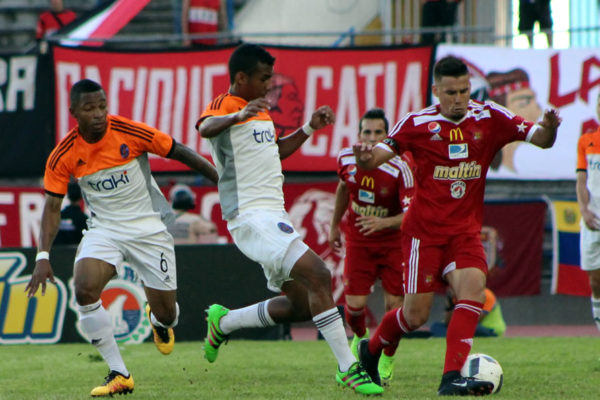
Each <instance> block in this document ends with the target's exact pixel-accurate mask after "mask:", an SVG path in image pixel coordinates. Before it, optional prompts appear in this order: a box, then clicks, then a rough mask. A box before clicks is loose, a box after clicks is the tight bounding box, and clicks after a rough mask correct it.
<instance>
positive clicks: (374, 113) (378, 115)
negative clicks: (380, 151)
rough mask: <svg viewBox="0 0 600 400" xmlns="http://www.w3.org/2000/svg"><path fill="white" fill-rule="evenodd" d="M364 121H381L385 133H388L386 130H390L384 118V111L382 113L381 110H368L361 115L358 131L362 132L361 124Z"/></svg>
mask: <svg viewBox="0 0 600 400" xmlns="http://www.w3.org/2000/svg"><path fill="white" fill-rule="evenodd" d="M365 119H382V120H383V122H384V123H385V133H388V129H389V128H390V123H389V122H388V120H387V118H386V117H385V111H383V110H382V109H381V108H371V109H370V110H368V111H367V112H366V113H364V114H363V116H362V117H361V118H360V122H359V123H358V129H359V131H361V130H362V122H363V120H365Z"/></svg>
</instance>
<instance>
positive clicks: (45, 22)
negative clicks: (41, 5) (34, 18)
mask: <svg viewBox="0 0 600 400" xmlns="http://www.w3.org/2000/svg"><path fill="white" fill-rule="evenodd" d="M73 20H75V13H74V12H73V11H70V10H63V11H61V12H59V13H56V12H52V11H45V12H43V13H42V14H40V17H39V18H38V22H37V27H36V29H35V38H36V39H41V38H43V37H46V36H48V35H51V34H53V33H54V32H56V31H57V30H59V29H60V28H62V27H63V26H65V25H67V24H70V23H71V22H73Z"/></svg>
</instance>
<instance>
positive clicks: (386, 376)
mask: <svg viewBox="0 0 600 400" xmlns="http://www.w3.org/2000/svg"><path fill="white" fill-rule="evenodd" d="M395 360H396V357H395V356H386V355H385V353H381V357H380V358H379V365H378V366H377V368H378V369H379V376H380V377H381V386H389V384H390V381H391V380H392V376H394V361H395Z"/></svg>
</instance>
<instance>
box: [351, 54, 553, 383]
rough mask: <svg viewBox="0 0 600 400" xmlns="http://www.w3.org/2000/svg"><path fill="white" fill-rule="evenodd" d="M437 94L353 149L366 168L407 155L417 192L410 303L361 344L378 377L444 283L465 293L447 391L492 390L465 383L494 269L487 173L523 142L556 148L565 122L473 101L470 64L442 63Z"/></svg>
mask: <svg viewBox="0 0 600 400" xmlns="http://www.w3.org/2000/svg"><path fill="white" fill-rule="evenodd" d="M433 77H434V84H433V86H432V92H433V94H434V95H435V96H437V97H438V99H439V102H440V103H439V104H438V105H432V106H430V107H427V108H425V109H423V110H421V111H419V112H416V113H410V114H408V115H407V116H406V117H405V118H404V119H402V120H401V121H400V122H399V123H398V124H397V125H396V126H395V127H394V128H393V130H392V132H391V133H390V135H389V137H388V138H387V139H386V140H385V141H384V142H383V143H379V144H377V145H376V146H374V147H373V146H370V145H368V144H364V143H363V144H356V145H354V146H353V150H354V153H355V155H356V159H357V163H358V165H359V166H360V167H361V168H367V169H368V168H374V167H376V166H378V165H381V164H382V163H383V162H385V161H387V160H389V159H391V158H392V157H394V156H395V155H396V154H398V153H401V152H403V151H407V150H408V151H410V152H411V153H412V155H413V157H414V160H415V163H416V170H415V171H416V173H415V176H416V178H417V179H416V182H417V184H416V187H417V190H416V193H415V196H414V198H413V200H412V202H411V206H410V208H409V209H408V211H407V213H406V216H405V217H404V220H403V221H402V238H401V245H402V253H403V257H404V262H405V266H404V268H405V271H404V289H405V290H404V292H405V293H404V303H403V305H402V307H401V308H398V309H396V310H392V311H390V312H388V313H386V314H385V316H384V318H383V320H382V322H381V324H380V325H379V327H378V328H377V330H376V331H375V332H374V334H373V335H372V337H371V339H370V340H369V341H367V340H363V341H361V342H360V344H359V354H360V357H361V361H362V362H363V364H364V365H365V367H366V369H367V371H368V372H369V373H370V374H371V375H372V376H373V375H376V374H377V373H378V372H377V361H378V358H379V355H380V354H381V351H382V350H383V348H385V347H387V346H390V345H396V344H397V343H398V341H399V340H400V339H401V338H402V336H403V335H404V334H406V333H408V332H411V331H413V330H415V329H417V328H419V327H420V326H421V325H423V324H424V323H425V322H426V321H427V320H428V318H429V312H430V310H431V305H432V302H433V298H434V291H433V285H434V283H435V282H436V281H437V280H442V279H443V280H444V281H445V282H446V283H447V284H448V285H450V287H451V288H452V290H453V291H454V293H455V294H456V299H457V302H456V305H455V307H454V312H453V314H452V319H451V320H450V324H449V326H448V335H447V338H446V358H445V363H444V372H443V375H442V381H441V383H440V386H439V389H438V394H439V395H482V394H489V393H491V391H492V389H493V384H492V383H491V382H487V381H479V380H477V379H474V378H465V377H461V375H460V369H461V367H462V366H463V364H464V362H465V359H466V358H467V356H468V355H469V351H470V349H471V345H472V343H473V335H474V332H475V327H476V326H477V321H478V319H479V314H480V312H481V308H482V306H483V301H484V298H485V294H484V290H485V285H486V274H487V264H486V259H485V254H484V251H483V247H482V245H481V241H480V238H479V233H480V230H481V222H482V214H483V195H484V187H485V176H486V173H487V170H488V167H489V165H490V162H491V161H492V159H493V157H494V155H495V154H496V152H497V151H498V150H500V148H502V146H504V145H505V144H507V143H510V142H513V141H515V140H524V141H528V142H530V143H532V144H534V145H536V146H538V147H541V148H549V147H551V146H552V145H553V144H554V141H555V139H556V132H557V129H558V126H559V125H560V123H561V118H560V117H559V116H558V113H557V111H556V110H547V111H545V112H544V116H543V119H542V121H541V122H539V123H538V124H535V123H533V122H529V121H525V120H524V119H523V118H522V117H519V116H516V115H514V114H513V113H511V112H510V111H508V110H507V109H505V108H503V107H501V106H499V105H497V104H496V103H493V102H485V103H480V102H476V101H473V100H470V99H469V94H470V89H471V84H470V82H469V72H468V69H467V66H466V65H465V64H464V63H463V62H462V61H461V60H460V59H458V58H456V57H453V56H448V57H444V58H442V59H441V60H439V61H438V62H437V63H436V65H435V67H434V72H433Z"/></svg>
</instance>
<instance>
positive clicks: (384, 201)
mask: <svg viewBox="0 0 600 400" xmlns="http://www.w3.org/2000/svg"><path fill="white" fill-rule="evenodd" d="M388 130H389V123H388V120H387V118H386V117H385V113H384V111H383V110H382V109H378V108H375V109H371V110H369V111H367V112H366V113H365V114H364V115H363V116H362V118H361V119H360V122H359V133H358V139H359V140H360V141H361V142H363V143H369V144H371V145H375V144H377V143H378V142H381V141H382V140H384V139H385V138H386V137H387V134H388ZM410 163H412V159H410V158H409V156H408V155H404V154H403V155H402V157H400V156H396V157H394V158H392V159H390V160H389V161H387V162H385V163H383V164H382V165H381V166H380V167H379V168H377V169H373V170H364V169H361V168H357V166H356V159H355V157H354V153H353V152H352V149H351V148H345V149H342V150H341V151H340V154H339V156H338V176H339V177H340V181H339V183H338V187H337V190H336V197H335V208H334V211H333V216H332V220H331V226H330V230H329V245H330V247H331V248H332V249H333V250H334V251H341V250H342V247H343V246H342V240H341V239H342V238H341V237H342V234H341V233H342V231H343V233H344V240H345V250H346V254H345V258H344V294H345V300H346V306H345V314H346V321H347V322H348V324H349V325H350V327H351V328H352V331H353V332H354V338H353V340H352V345H351V349H352V352H353V353H355V354H356V355H357V348H358V342H359V341H360V340H361V339H363V338H367V337H369V331H368V329H367V327H366V324H365V307H366V305H367V299H368V296H369V294H370V293H371V288H372V286H373V284H374V283H375V280H376V279H377V278H379V279H381V284H382V286H383V292H384V302H385V310H386V311H390V310H392V309H394V308H398V307H400V306H401V305H402V299H403V296H404V289H403V288H402V251H401V248H400V246H399V243H400V224H401V223H402V218H403V217H404V211H406V209H407V208H408V205H409V204H410V200H411V198H412V196H413V192H414V178H413V173H412V170H411V168H410V165H409V164H410ZM346 214H347V218H346V220H342V218H343V217H344V215H346ZM395 352H396V347H395V346H394V347H387V348H385V349H384V354H383V356H382V357H381V359H380V360H379V373H380V376H381V380H382V383H383V384H384V385H387V383H388V382H389V380H390V379H391V378H392V374H393V366H394V354H395ZM357 356H358V355H357Z"/></svg>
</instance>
